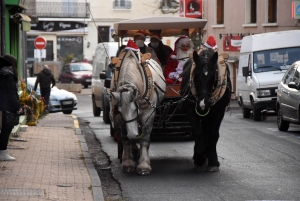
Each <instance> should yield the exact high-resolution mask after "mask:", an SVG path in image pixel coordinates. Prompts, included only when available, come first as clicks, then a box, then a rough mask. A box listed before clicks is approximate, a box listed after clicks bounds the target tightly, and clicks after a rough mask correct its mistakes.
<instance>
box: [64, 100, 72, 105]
mask: <svg viewBox="0 0 300 201" xmlns="http://www.w3.org/2000/svg"><path fill="white" fill-rule="evenodd" d="M62 104H63V105H71V104H72V101H64V102H63V103H62Z"/></svg>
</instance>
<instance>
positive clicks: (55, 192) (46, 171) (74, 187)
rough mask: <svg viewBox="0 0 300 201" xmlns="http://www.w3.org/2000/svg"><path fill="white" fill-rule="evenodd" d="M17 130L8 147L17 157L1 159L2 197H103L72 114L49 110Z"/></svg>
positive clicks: (25, 200)
mask: <svg viewBox="0 0 300 201" xmlns="http://www.w3.org/2000/svg"><path fill="white" fill-rule="evenodd" d="M19 134H20V136H19V138H17V139H18V140H21V141H12V142H10V143H9V145H10V148H9V149H8V152H9V154H10V155H11V156H13V157H15V158H16V161H1V162H0V166H2V168H1V170H0V200H1V201H8V200H9V201H36V200H51V201H54V200H70V201H75V200H76V201H84V200H85V201H102V200H103V201H104V198H103V193H102V188H101V181H100V179H99V176H98V174H97V172H96V170H95V168H94V165H93V162H92V160H91V159H90V155H89V153H88V148H87V145H86V143H85V139H84V136H83V135H81V130H80V129H79V125H78V120H77V118H76V117H75V116H70V115H64V114H62V113H50V114H49V115H47V116H46V117H45V118H44V119H42V120H39V123H38V125H37V126H28V128H27V132H19ZM22 140H25V141H22ZM20 148H23V149H20Z"/></svg>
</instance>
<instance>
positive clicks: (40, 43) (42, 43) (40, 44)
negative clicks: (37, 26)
mask: <svg viewBox="0 0 300 201" xmlns="http://www.w3.org/2000/svg"><path fill="white" fill-rule="evenodd" d="M34 46H35V48H36V49H39V50H42V49H44V48H45V47H46V46H47V41H46V39H45V38H43V37H41V36H38V37H36V39H35V40H34Z"/></svg>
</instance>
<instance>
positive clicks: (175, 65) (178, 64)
mask: <svg viewBox="0 0 300 201" xmlns="http://www.w3.org/2000/svg"><path fill="white" fill-rule="evenodd" d="M174 47H175V49H174V51H173V52H172V53H171V54H170V55H169V58H168V62H167V65H166V68H165V72H164V76H165V78H166V82H167V83H168V84H173V83H174V82H176V83H177V84H180V83H181V73H182V72H183V65H184V63H185V62H186V61H187V60H188V59H189V55H190V53H191V52H193V51H194V50H193V47H194V44H193V42H192V41H191V40H190V39H189V38H188V37H187V36H181V37H179V38H178V39H177V40H176V41H175V44H174Z"/></svg>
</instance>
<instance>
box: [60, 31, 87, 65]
mask: <svg viewBox="0 0 300 201" xmlns="http://www.w3.org/2000/svg"><path fill="white" fill-rule="evenodd" d="M56 47H57V57H58V59H57V60H58V61H63V60H64V59H65V58H66V57H67V56H68V55H73V58H74V59H75V60H76V61H81V60H82V59H83V37H82V36H57V46H56Z"/></svg>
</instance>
